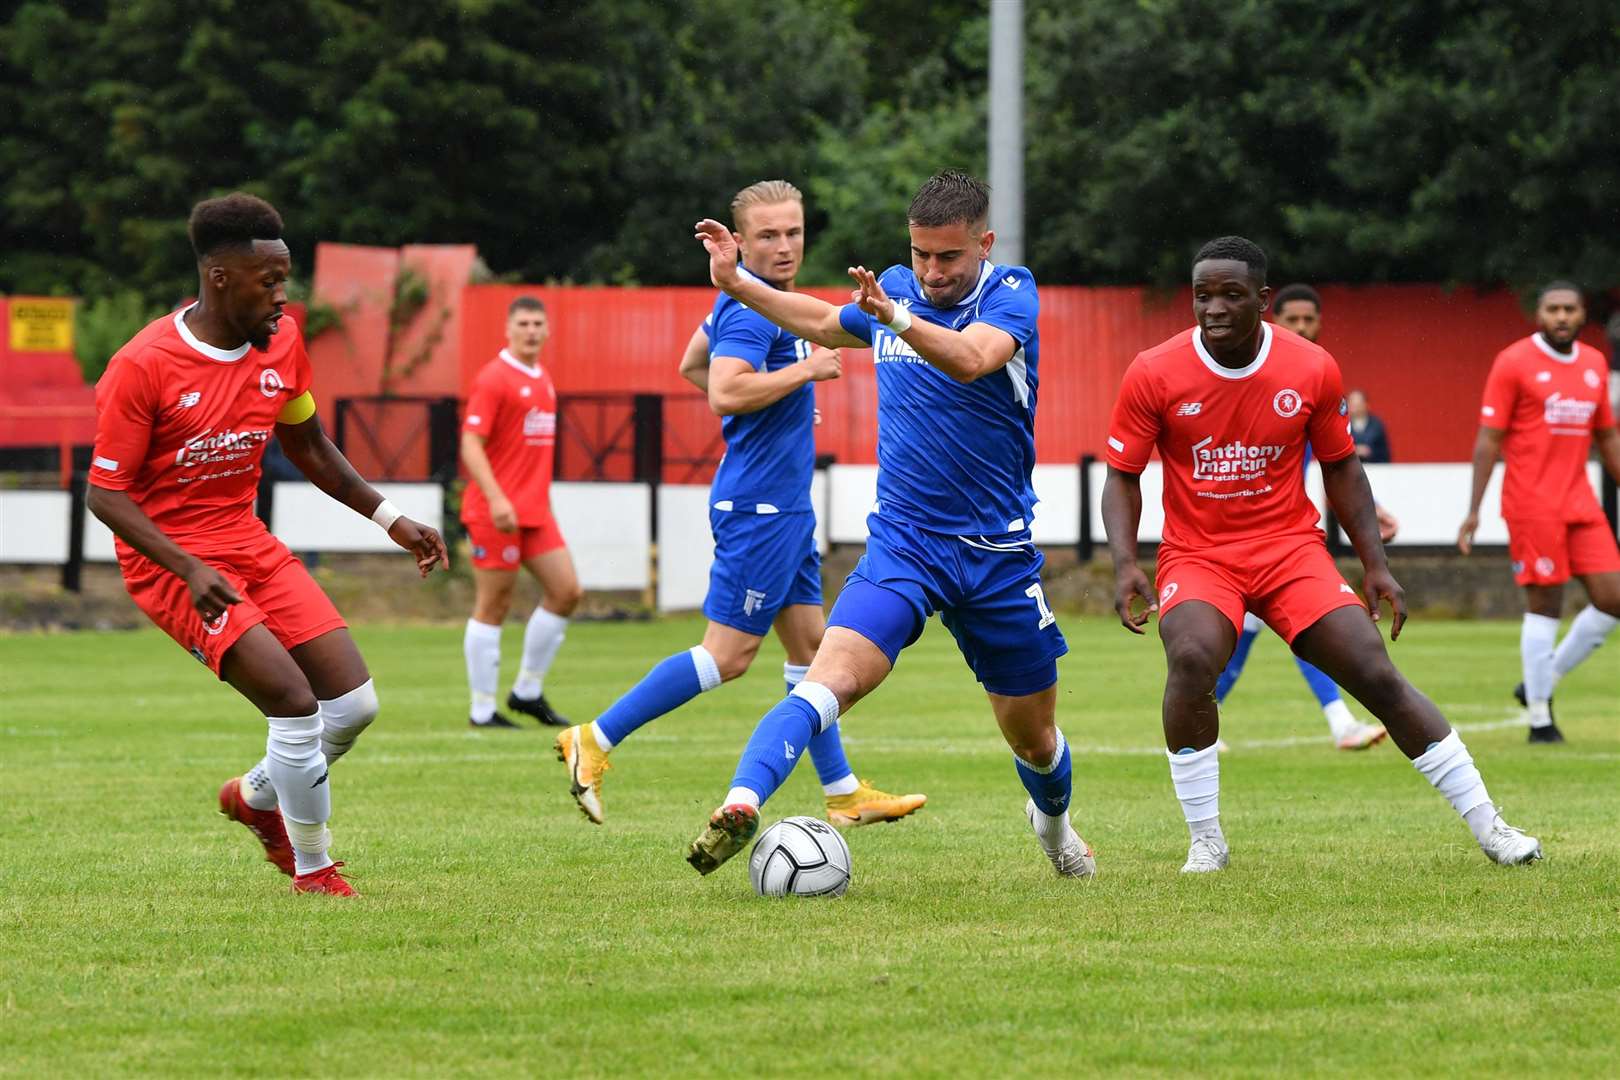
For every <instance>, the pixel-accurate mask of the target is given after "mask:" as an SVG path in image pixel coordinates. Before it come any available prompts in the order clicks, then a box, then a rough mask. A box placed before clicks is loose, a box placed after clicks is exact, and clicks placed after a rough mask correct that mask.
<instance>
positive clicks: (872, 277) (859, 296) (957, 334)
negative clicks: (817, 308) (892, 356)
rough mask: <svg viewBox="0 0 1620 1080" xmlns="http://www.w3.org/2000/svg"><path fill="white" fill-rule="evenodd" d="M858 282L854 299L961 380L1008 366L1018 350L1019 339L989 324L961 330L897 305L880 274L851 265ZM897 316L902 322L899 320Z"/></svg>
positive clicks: (864, 309) (919, 350)
mask: <svg viewBox="0 0 1620 1080" xmlns="http://www.w3.org/2000/svg"><path fill="white" fill-rule="evenodd" d="M849 276H850V277H851V278H852V279H853V280H854V282H855V291H854V292H853V293H852V294H851V295H850V300H851V301H852V302H853V303H855V304H856V305H858V306H859V307H860V309H861V310H862V311H864V312H866V313H867V314H868V315H870V316H872V317H873V318H874V319H876V320H877V321H878V322H880V323H882V324H883V325H885V326H887V327H888V328H889V329H890V330H893V331H894V332H895V333H896V334H898V335H899V336H900V338H901V340H903V341H904V342H905V343H906V344H907V345H910V346H911V347H912V348H913V349H916V350H917V355H918V356H920V357H922V358H923V359H924V360H926V361H928V363H929V364H931V365H932V366H934V367H936V368H938V369H939V370H941V371H943V372H944V373H945V374H947V375H949V376H950V377H951V378H953V379H955V380H956V381H957V382H961V383H970V382H972V381H973V380H975V379H982V378H984V377H985V376H986V375H993V374H995V373H996V372H998V371H1000V370H1001V369H1002V368H1004V367H1006V366H1007V363H1008V362H1009V361H1010V360H1012V358H1013V356H1014V355H1016V354H1017V352H1018V341H1017V339H1015V338H1014V337H1013V336H1012V335H1011V334H1009V333H1007V331H1005V330H1002V329H1000V328H998V327H994V326H991V325H990V324H989V323H982V322H975V323H969V324H968V325H967V326H965V327H963V328H962V329H961V330H952V329H950V328H949V327H945V326H938V325H936V324H934V323H931V322H925V321H923V320H921V319H918V320H913V319H912V318H911V314H910V312H907V311H905V310H904V309H898V310H897V308H896V305H895V303H894V301H893V300H890V299H889V296H888V294H887V293H886V292H885V291H884V288H883V286H882V285H881V284H880V283H879V282H878V279H877V275H876V274H874V273H872V271H870V270H868V269H867V268H866V267H864V266H852V267H850V268H849ZM896 319H898V320H899V321H898V322H897V321H896Z"/></svg>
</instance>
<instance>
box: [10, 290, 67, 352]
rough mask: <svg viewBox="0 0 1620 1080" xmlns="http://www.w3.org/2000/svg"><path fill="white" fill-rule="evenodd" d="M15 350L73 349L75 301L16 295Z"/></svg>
mask: <svg viewBox="0 0 1620 1080" xmlns="http://www.w3.org/2000/svg"><path fill="white" fill-rule="evenodd" d="M10 307H11V351H12V352H72V351H73V301H72V300H64V299H45V298H18V297H13V298H12V300H11V303H10Z"/></svg>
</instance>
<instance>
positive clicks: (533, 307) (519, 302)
mask: <svg viewBox="0 0 1620 1080" xmlns="http://www.w3.org/2000/svg"><path fill="white" fill-rule="evenodd" d="M520 311H538V312H539V313H540V314H542V315H544V314H545V313H546V305H544V304H542V303H541V302H540V300H539V298H538V297H533V296H520V297H518V298H517V299H516V300H514V301H512V302H511V303H510V304H508V305H507V307H506V317H507V318H508V319H510V318H511V317H512V316H514V315H516V314H517V313H518V312H520Z"/></svg>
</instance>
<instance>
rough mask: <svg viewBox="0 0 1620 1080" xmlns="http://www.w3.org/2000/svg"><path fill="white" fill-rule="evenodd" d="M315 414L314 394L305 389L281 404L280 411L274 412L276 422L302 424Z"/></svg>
mask: <svg viewBox="0 0 1620 1080" xmlns="http://www.w3.org/2000/svg"><path fill="white" fill-rule="evenodd" d="M314 415H315V395H314V394H311V393H310V392H309V391H308V390H305V391H304V392H303V393H302V394H299V395H298V396H297V397H295V398H293V399H292V400H291V401H289V402H287V404H286V405H284V406H282V408H281V412H279V413H277V414H276V423H278V424H302V423H303V422H304V421H305V420H308V419H309V418H310V417H312V416H314Z"/></svg>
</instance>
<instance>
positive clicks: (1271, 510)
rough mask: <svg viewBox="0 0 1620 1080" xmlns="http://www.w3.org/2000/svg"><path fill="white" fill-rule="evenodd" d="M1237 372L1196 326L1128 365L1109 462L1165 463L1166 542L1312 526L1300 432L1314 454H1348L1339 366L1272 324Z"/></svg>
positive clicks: (1182, 546)
mask: <svg viewBox="0 0 1620 1080" xmlns="http://www.w3.org/2000/svg"><path fill="white" fill-rule="evenodd" d="M1260 332H1261V341H1260V350H1259V352H1258V353H1257V354H1256V356H1255V358H1254V360H1253V361H1252V362H1251V363H1250V364H1249V365H1248V366H1247V367H1244V368H1242V369H1239V370H1234V369H1232V368H1225V367H1222V366H1221V365H1220V364H1218V363H1217V362H1216V361H1215V358H1214V357H1212V356H1210V355H1209V353H1208V352H1207V351H1206V350H1205V348H1204V343H1203V341H1202V340H1201V338H1200V336H1199V333H1198V330H1197V328H1196V327H1195V328H1193V329H1191V330H1184V331H1182V332H1181V333H1179V334H1177V335H1176V336H1175V337H1173V338H1171V339H1170V340H1169V341H1166V342H1164V343H1163V344H1162V345H1159V346H1157V347H1156V348H1152V349H1149V350H1148V351H1147V352H1143V353H1138V354H1137V357H1136V359H1135V360H1133V361H1132V362H1131V366H1130V368H1129V369H1128V370H1127V371H1126V372H1125V381H1124V383H1123V385H1121V387H1120V391H1119V399H1118V400H1117V401H1116V402H1115V403H1114V416H1113V420H1112V422H1111V423H1110V425H1109V436H1108V464H1110V465H1112V466H1113V467H1114V468H1116V469H1119V470H1120V471H1121V472H1129V473H1140V472H1141V471H1142V470H1143V469H1144V468H1145V467H1146V466H1147V463H1148V458H1149V457H1150V456H1151V455H1152V453H1153V451H1154V449H1155V448H1156V449H1157V450H1158V451H1159V457H1160V459H1162V461H1163V462H1164V543H1165V544H1166V545H1167V546H1168V547H1169V548H1171V549H1172V550H1181V551H1197V550H1202V549H1205V548H1210V547H1214V546H1216V545H1218V544H1221V543H1224V542H1227V541H1231V540H1254V539H1258V538H1262V537H1266V536H1279V535H1288V534H1299V533H1310V532H1320V527H1319V524H1318V523H1319V521H1320V520H1321V516H1322V515H1321V513H1320V511H1318V510H1317V508H1316V507H1315V505H1313V504H1312V503H1311V500H1310V499H1309V498H1308V497H1307V496H1306V494H1305V447H1306V444H1307V442H1308V443H1309V444H1310V446H1311V448H1312V449H1313V450H1315V452H1316V456H1317V458H1318V459H1320V460H1322V461H1329V462H1331V461H1339V460H1341V459H1342V458H1346V457H1349V456H1350V455H1351V454H1353V453H1355V452H1356V445H1355V442H1354V441H1353V440H1352V439H1351V437H1350V423H1349V421H1348V420H1347V419H1346V413H1347V412H1348V409H1347V408H1346V405H1345V400H1344V385H1343V381H1342V378H1341V376H1340V375H1339V365H1338V363H1337V362H1336V361H1334V359H1333V357H1332V356H1330V355H1329V354H1328V352H1327V350H1325V349H1322V348H1320V347H1318V346H1316V345H1313V344H1311V343H1310V342H1308V341H1306V340H1305V339H1304V338H1302V337H1300V336H1299V335H1297V334H1294V333H1292V332H1290V331H1288V330H1285V329H1283V328H1282V327H1280V326H1274V325H1272V324H1271V323H1262V324H1261V331H1260Z"/></svg>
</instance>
